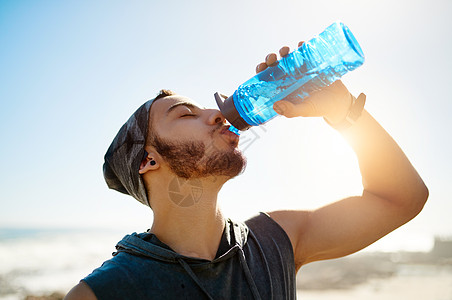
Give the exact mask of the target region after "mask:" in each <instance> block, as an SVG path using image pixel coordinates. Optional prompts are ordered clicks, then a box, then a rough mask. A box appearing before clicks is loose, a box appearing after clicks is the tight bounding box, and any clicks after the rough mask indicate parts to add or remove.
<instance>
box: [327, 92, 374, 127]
mask: <svg viewBox="0 0 452 300" xmlns="http://www.w3.org/2000/svg"><path fill="white" fill-rule="evenodd" d="M351 97H352V103H351V105H350V108H349V110H348V112H347V115H346V116H345V118H344V119H343V120H342V121H341V122H339V123H337V124H334V125H333V124H331V123H330V122H328V120H327V119H325V118H323V119H325V121H326V122H327V123H328V124H329V125H330V126H331V127H333V128H334V129H337V130H339V131H340V130H344V129H347V128H349V127H350V126H352V125H353V124H355V123H356V121H357V120H358V119H359V117H360V116H361V114H362V112H363V109H364V104H366V95H365V94H363V93H361V94H359V96H358V98H355V97H353V95H351Z"/></svg>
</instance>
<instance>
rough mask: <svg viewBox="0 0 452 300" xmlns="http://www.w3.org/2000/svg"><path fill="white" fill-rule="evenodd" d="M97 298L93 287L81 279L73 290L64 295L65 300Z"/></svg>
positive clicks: (93, 299)
mask: <svg viewBox="0 0 452 300" xmlns="http://www.w3.org/2000/svg"><path fill="white" fill-rule="evenodd" d="M82 299H83V300H97V297H96V295H94V293H93V291H92V290H91V288H90V287H89V286H88V285H87V284H86V283H85V282H84V281H80V283H79V284H77V285H76V286H74V287H73V288H72V290H70V291H69V293H68V294H67V295H66V297H64V300H82Z"/></svg>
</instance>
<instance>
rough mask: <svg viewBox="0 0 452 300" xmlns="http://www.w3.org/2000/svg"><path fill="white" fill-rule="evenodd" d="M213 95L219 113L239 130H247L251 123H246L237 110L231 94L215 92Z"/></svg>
mask: <svg viewBox="0 0 452 300" xmlns="http://www.w3.org/2000/svg"><path fill="white" fill-rule="evenodd" d="M214 97H215V101H216V102H217V105H218V108H219V109H220V111H221V113H222V114H223V116H224V117H225V118H226V120H228V122H229V123H230V124H231V125H232V126H234V127H235V128H237V129H238V130H241V131H244V130H247V129H249V128H250V127H251V125H250V124H248V123H247V122H246V121H245V120H244V119H243V118H242V117H241V116H240V114H239V112H238V111H237V108H236V107H235V105H234V97H233V96H230V97H227V96H225V95H223V94H220V93H218V92H217V93H215V94H214Z"/></svg>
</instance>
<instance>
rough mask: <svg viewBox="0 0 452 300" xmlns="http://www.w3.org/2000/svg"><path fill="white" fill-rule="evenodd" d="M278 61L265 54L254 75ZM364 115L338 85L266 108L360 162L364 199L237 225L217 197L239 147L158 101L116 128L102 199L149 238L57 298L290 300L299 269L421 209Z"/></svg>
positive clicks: (218, 125)
mask: <svg viewBox="0 0 452 300" xmlns="http://www.w3.org/2000/svg"><path fill="white" fill-rule="evenodd" d="M288 52H289V50H288V48H287V47H284V48H282V49H281V50H280V54H281V56H284V55H286V54H287V53H288ZM275 62H276V55H275V54H271V55H269V56H267V58H266V62H265V63H262V64H260V65H259V66H258V68H257V71H258V72H260V71H262V70H264V69H265V68H266V67H267V66H269V65H272V64H274V63H275ZM363 104H364V100H363V95H362V96H360V97H359V98H358V100H357V99H356V98H354V97H353V96H351V95H350V93H349V92H348V90H347V89H346V88H345V86H344V85H343V84H342V83H341V82H340V81H337V82H335V83H334V84H332V85H331V86H329V87H327V88H324V89H323V90H321V91H319V92H317V93H315V94H314V95H312V96H311V97H309V98H308V99H306V100H304V101H303V102H302V103H300V104H296V105H295V104H293V103H291V102H288V101H284V100H282V101H280V102H278V103H276V104H275V106H274V108H275V110H276V111H277V112H278V113H280V114H282V115H284V116H286V117H296V116H304V117H306V116H321V117H324V118H325V120H326V121H327V122H328V123H329V124H330V125H332V126H333V127H334V128H336V129H337V130H339V131H340V132H341V133H342V135H343V136H344V138H345V139H346V140H347V141H348V142H349V143H350V145H351V146H352V148H353V150H354V151H355V153H356V155H357V157H358V161H359V166H360V170H361V174H362V178H363V186H364V190H363V192H362V195H361V196H356V197H350V198H346V199H343V200H340V201H337V202H335V203H332V204H330V205H327V206H325V207H321V208H319V209H316V210H313V211H303V210H299V211H274V212H269V213H268V214H263V213H262V214H260V215H258V216H256V217H253V218H252V219H250V220H247V221H246V222H245V223H234V222H232V221H231V220H229V219H226V218H225V217H224V216H223V214H222V213H221V211H220V210H219V208H218V206H217V195H218V192H219V191H220V189H221V187H222V185H223V184H224V183H225V182H226V181H227V180H229V179H230V178H232V177H234V176H237V175H238V174H240V173H241V172H242V171H243V169H244V166H245V159H244V157H243V156H242V153H241V152H240V150H239V149H238V148H237V144H238V136H236V135H234V134H233V133H231V132H229V131H228V130H227V129H228V126H227V125H226V124H225V119H224V117H223V116H222V114H221V113H220V111H218V110H215V109H205V108H202V107H199V106H198V105H197V104H195V103H194V102H193V101H192V100H190V99H189V98H186V97H183V96H180V95H177V94H174V93H172V92H169V91H162V92H161V93H160V95H159V96H158V97H156V98H155V99H153V100H150V101H148V102H147V103H145V104H144V105H143V106H142V107H140V108H139V109H138V110H137V111H136V112H135V113H134V115H132V117H131V118H130V119H129V120H128V121H127V123H126V124H125V125H124V126H123V127H122V128H121V130H120V131H119V133H118V135H117V136H116V138H115V140H114V141H113V143H112V145H111V146H110V148H109V150H108V151H107V154H106V156H105V164H104V175H105V179H106V181H107V184H108V185H109V187H110V188H113V189H116V190H118V191H120V192H123V193H127V194H130V195H132V196H133V197H135V198H136V199H137V200H139V201H141V202H142V203H143V204H145V205H149V206H150V207H151V208H152V209H153V212H154V222H153V224H152V228H151V229H150V230H149V232H146V233H142V234H132V235H129V236H126V237H125V238H124V239H123V240H122V241H120V242H119V243H118V245H117V246H116V247H117V252H116V253H115V254H114V257H113V258H112V259H111V260H109V261H106V262H105V263H104V264H103V265H102V266H101V267H100V268H98V269H96V270H94V271H93V273H92V274H90V275H89V276H87V277H86V278H84V279H83V280H82V281H81V282H80V283H79V284H78V285H76V286H75V287H74V288H73V289H72V290H71V291H70V292H69V294H68V295H67V296H66V298H65V299H68V300H72V299H153V298H158V299H180V298H183V299H267V298H269V299H270V298H276V299H294V298H295V297H296V291H295V274H296V272H297V271H298V269H299V268H300V267H301V266H302V265H304V264H307V263H310V262H313V261H318V260H324V259H331V258H337V257H341V256H345V255H348V254H351V253H353V252H356V251H358V250H360V249H362V248H364V247H366V246H368V245H370V244H372V243H373V242H375V241H376V240H378V239H380V238H381V237H383V236H384V235H386V234H387V233H389V232H391V231H392V230H394V229H396V228H397V227H399V226H401V225H402V224H404V223H406V222H407V221H409V220H410V219H412V218H413V217H415V216H416V215H417V214H418V213H419V212H420V211H421V210H422V208H423V206H424V203H425V201H426V200H427V197H428V190H427V188H426V186H425V185H424V183H423V181H422V179H421V178H420V177H419V175H418V174H417V172H416V170H415V169H414V168H413V166H412V165H411V163H410V162H409V161H408V159H407V158H406V156H405V155H404V153H403V152H402V150H401V149H400V148H399V147H398V146H397V144H396V143H395V141H394V140H393V139H392V138H391V137H390V136H389V135H388V134H387V133H386V131H385V130H384V129H383V128H382V127H381V126H380V125H379V124H378V123H377V122H376V121H375V120H374V119H373V118H372V117H371V116H370V114H369V113H368V112H367V111H366V110H363V107H362V106H363ZM250 201H252V199H250Z"/></svg>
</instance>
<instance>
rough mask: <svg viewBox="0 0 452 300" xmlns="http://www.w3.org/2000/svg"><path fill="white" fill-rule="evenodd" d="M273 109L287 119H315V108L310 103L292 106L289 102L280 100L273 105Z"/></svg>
mask: <svg viewBox="0 0 452 300" xmlns="http://www.w3.org/2000/svg"><path fill="white" fill-rule="evenodd" d="M273 109H274V110H275V111H276V112H277V113H278V114H280V115H283V116H285V117H287V118H294V117H315V116H317V113H316V110H317V109H316V107H315V105H314V103H313V102H311V101H304V102H300V103H297V104H294V103H292V102H289V101H284V100H280V101H278V102H276V103H275V104H273Z"/></svg>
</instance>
